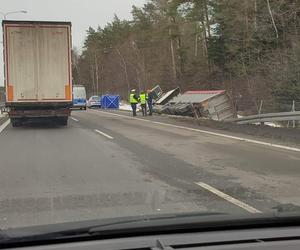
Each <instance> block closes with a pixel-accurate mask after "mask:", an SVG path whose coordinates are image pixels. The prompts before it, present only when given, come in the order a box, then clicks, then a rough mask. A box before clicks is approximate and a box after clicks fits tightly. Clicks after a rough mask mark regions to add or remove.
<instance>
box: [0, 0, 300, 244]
mask: <svg viewBox="0 0 300 250" xmlns="http://www.w3.org/2000/svg"><path fill="white" fill-rule="evenodd" d="M0 2H1V4H0V18H1V20H2V28H1V31H2V32H1V39H0V51H1V53H0V72H1V74H0V110H1V112H0V229H3V230H6V229H17V228H21V227H26V228H27V227H32V226H40V225H44V226H49V225H51V224H55V225H58V224H60V223H67V222H68V223H69V222H70V223H75V222H83V221H88V222H89V223H92V224H93V225H94V226H95V225H97V223H96V222H98V221H102V220H103V219H105V220H106V219H107V220H109V221H110V220H111V219H112V220H113V221H114V222H113V223H114V224H113V226H114V228H115V227H118V225H119V224H118V222H122V223H121V224H122V225H120V226H122V228H123V229H124V227H127V226H128V224H126V223H123V222H124V218H131V219H125V221H126V222H127V221H128V220H129V221H130V223H131V222H136V221H145V220H146V221H147V220H148V219H145V218H151V219H153V218H158V219H155V221H156V222H158V221H159V218H161V223H165V220H164V219H163V218H165V217H167V218H168V219H169V217H168V216H170V215H172V216H171V217H172V220H175V221H176V220H177V219H178V218H181V219H178V221H181V222H182V221H183V220H184V218H187V217H184V216H185V215H188V214H192V215H193V216H195V217H193V218H195V221H199V220H202V219H203V218H204V217H205V220H206V221H207V220H210V219H211V220H214V218H219V217H218V216H219V215H220V214H221V215H222V218H224V217H226V216H228V218H238V217H239V216H244V217H247V216H248V217H249V218H251V216H253V215H262V216H264V217H263V218H266V217H267V216H270V217H272V216H273V215H274V214H278V213H280V214H281V215H282V216H285V215H288V214H290V213H291V212H292V213H294V214H299V215H300V185H299V183H300V122H299V121H300V1H299V0H289V1H276V0H266V1H258V0H251V1H249V0H197V1H196V0H185V1H179V0H127V1H124V0H110V1H104V0H89V1H71V0H52V1H47V3H45V1H40V0H23V1H19V0H10V1H4V0H0ZM279 2H280V3H279ZM2 51H3V53H2ZM2 72H4V74H2ZM197 215H199V216H202V217H199V218H198V219H196V217H197ZM204 215H205V216H204ZM203 216H204V217H203ZM209 218H210V219H209ZM149 220H150V219H149ZM110 223H111V222H108V224H109V225H111V224H110ZM172 223H173V222H172ZM100 224H101V223H100ZM85 225H87V224H85ZM51 228H52V227H51ZM28 231H30V229H28ZM0 242H1V236H0Z"/></svg>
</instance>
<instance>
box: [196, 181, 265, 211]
mask: <svg viewBox="0 0 300 250" xmlns="http://www.w3.org/2000/svg"><path fill="white" fill-rule="evenodd" d="M195 184H196V185H198V186H200V187H202V188H204V189H206V190H208V191H210V192H212V193H214V194H215V195H217V196H219V197H221V198H223V199H224V200H227V201H229V202H230V203H232V204H234V205H236V206H239V207H241V208H243V209H245V210H246V211H248V212H249V213H261V211H260V210H258V209H256V208H254V207H252V206H250V205H248V204H246V203H244V202H242V201H240V200H237V199H235V198H233V197H231V196H230V195H228V194H225V193H223V192H221V191H220V190H218V189H216V188H214V187H212V186H210V185H208V184H206V183H204V182H195Z"/></svg>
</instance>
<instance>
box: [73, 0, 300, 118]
mask: <svg viewBox="0 0 300 250" xmlns="http://www.w3.org/2000/svg"><path fill="white" fill-rule="evenodd" d="M131 14H132V18H131V19H130V20H121V19H120V18H118V16H117V15H115V16H114V18H113V21H112V22H110V23H108V24H107V25H105V27H100V26H99V27H96V28H95V27H94V28H93V27H90V28H89V29H88V30H87V34H86V39H85V42H84V47H83V49H82V50H81V51H80V53H79V51H78V50H77V49H76V48H74V49H73V56H72V57H73V58H72V61H73V81H74V84H83V85H85V86H86V88H87V92H88V94H89V95H92V94H99V95H101V94H105V93H113V94H119V95H120V96H121V97H122V98H123V99H127V96H128V93H129V91H130V89H133V88H136V89H138V90H140V91H141V90H147V89H150V88H152V87H153V86H155V85H157V84H159V85H160V86H161V88H162V89H164V90H170V89H172V88H175V87H177V86H179V87H180V88H181V91H183V92H184V91H186V90H215V89H225V90H227V92H228V93H229V95H230V96H231V97H232V99H233V101H234V103H235V105H236V106H237V108H238V110H242V111H245V112H247V113H255V112H257V110H258V109H259V107H260V105H261V104H262V103H263V107H262V110H263V112H272V111H290V110H291V106H292V102H293V101H295V103H296V109H297V108H298V110H300V1H299V0H148V1H145V4H144V5H143V6H142V7H136V6H132V11H131Z"/></svg>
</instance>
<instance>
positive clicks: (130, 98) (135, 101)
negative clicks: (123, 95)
mask: <svg viewBox="0 0 300 250" xmlns="http://www.w3.org/2000/svg"><path fill="white" fill-rule="evenodd" d="M129 102H130V103H138V100H136V99H135V98H134V94H130V96H129Z"/></svg>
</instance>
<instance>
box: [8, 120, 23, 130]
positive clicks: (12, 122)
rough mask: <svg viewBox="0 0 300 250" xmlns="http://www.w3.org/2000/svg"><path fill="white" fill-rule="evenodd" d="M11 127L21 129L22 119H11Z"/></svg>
mask: <svg viewBox="0 0 300 250" xmlns="http://www.w3.org/2000/svg"><path fill="white" fill-rule="evenodd" d="M10 121H11V125H12V126H13V127H14V128H15V127H21V126H22V119H21V118H11V119H10Z"/></svg>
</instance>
